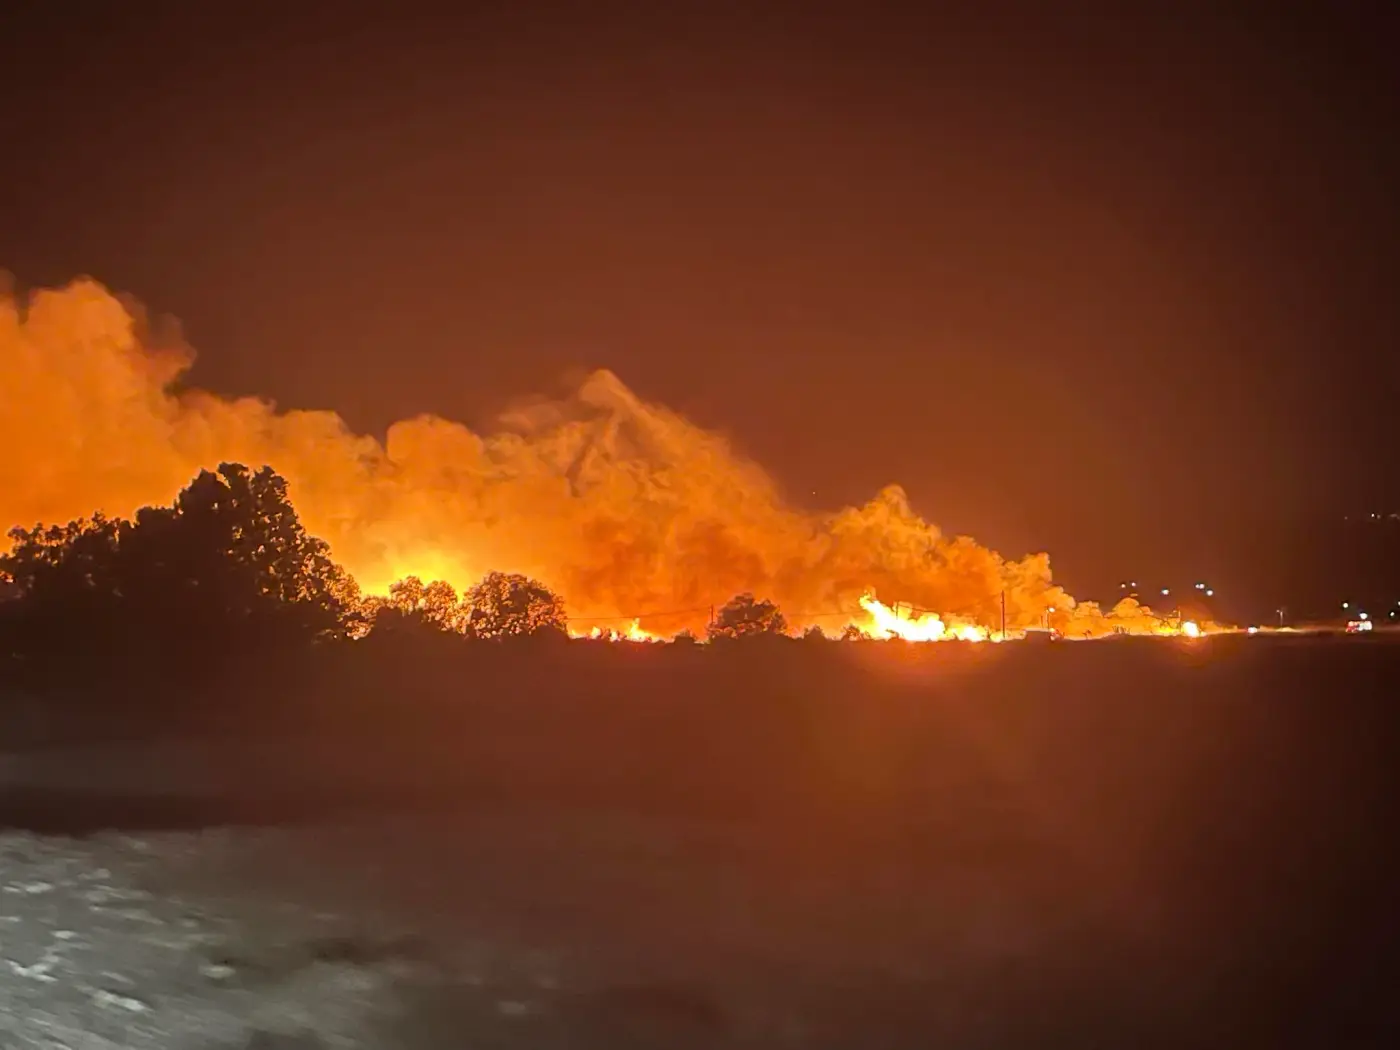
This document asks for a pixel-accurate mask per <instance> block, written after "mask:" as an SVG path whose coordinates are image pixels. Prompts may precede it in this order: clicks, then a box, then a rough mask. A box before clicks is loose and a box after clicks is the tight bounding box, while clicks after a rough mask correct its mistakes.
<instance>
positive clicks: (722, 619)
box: [708, 593, 787, 639]
mask: <svg viewBox="0 0 1400 1050" xmlns="http://www.w3.org/2000/svg"><path fill="white" fill-rule="evenodd" d="M786 633H787V620H786V618H784V616H783V614H782V613H781V612H780V611H779V610H778V607H777V606H776V605H774V604H773V603H772V602H770V601H767V600H766V599H765V600H764V601H758V600H757V599H756V598H754V596H753V595H752V594H748V593H745V594H740V595H738V596H737V597H734V598H731V599H730V600H729V602H728V604H726V605H725V606H724V607H723V608H722V609H720V611H719V612H718V613H717V614H716V615H715V622H714V623H712V624H710V626H709V628H708V634H709V637H710V638H711V639H715V638H746V637H751V636H755V635H779V634H786Z"/></svg>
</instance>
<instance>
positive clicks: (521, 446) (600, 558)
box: [0, 279, 1211, 641]
mask: <svg viewBox="0 0 1400 1050" xmlns="http://www.w3.org/2000/svg"><path fill="white" fill-rule="evenodd" d="M193 360H194V355H193V352H192V351H191V350H190V349H189V348H188V347H187V346H186V345H185V344H184V343H183V341H182V340H181V339H180V338H179V337H178V335H177V333H176V332H175V330H174V329H173V328H171V327H169V326H165V327H164V328H162V327H161V326H160V325H158V324H153V323H151V322H150V321H149V320H148V318H147V317H146V316H145V314H144V313H143V312H142V311H141V310H140V308H139V307H137V306H135V305H133V304H132V303H130V302H129V301H127V300H123V299H119V298H118V297H116V296H114V295H112V294H111V293H110V292H108V291H107V290H106V289H105V288H103V287H102V286H101V285H99V284H97V283H96V282H94V281H91V280H87V279H84V280H78V281H75V282H73V283H71V284H69V285H68V286H66V287H63V288H59V289H48V290H40V291H37V292H35V293H33V294H32V295H29V296H27V297H25V298H23V299H21V298H17V297H16V296H14V295H13V294H10V293H8V292H7V291H6V290H5V286H4V285H3V282H0V444H2V445H3V447H4V448H5V450H6V455H5V456H4V457H3V458H0V527H5V528H8V527H9V526H11V525H24V526H30V525H33V524H35V523H38V522H66V521H68V520H71V519H73V518H78V517H83V516H86V515H89V514H91V513H93V512H94V511H99V510H100V511H102V512H103V513H105V514H108V515H113V516H130V515H132V514H133V513H134V512H135V511H136V510H137V509H138V508H139V507H141V506H144V505H148V504H157V503H169V502H170V501H171V500H172V499H173V498H174V496H175V495H176V493H178V492H179V490H180V489H181V488H182V487H184V486H185V485H186V484H187V483H188V482H189V480H190V479H191V478H192V477H193V476H194V475H195V474H196V473H197V472H198V471H199V470H200V469H201V468H205V467H212V466H215V465H217V464H218V463H219V462H221V461H225V460H230V461H239V462H243V463H247V464H250V465H253V466H260V465H262V464H271V465H272V466H273V467H274V468H275V469H276V470H278V471H279V472H280V473H281V474H282V475H283V476H285V477H286V478H287V480H288V483H289V485H290V491H291V495H292V499H293V501H294V502H295V504H296V506H297V508H298V510H299V512H300V513H301V516H302V519H303V521H304V522H305V524H306V526H307V528H308V529H309V530H310V531H311V532H313V533H315V534H316V535H318V536H321V537H322V538H324V539H325V540H327V541H328V542H329V544H330V546H331V552H332V554H333V556H334V557H335V558H336V559H337V560H338V561H340V562H341V564H343V565H344V566H345V567H346V568H347V569H348V570H349V571H350V572H351V573H352V574H353V575H354V576H355V577H356V579H357V580H358V581H359V583H360V585H361V586H362V588H363V589H364V590H365V591H366V592H368V593H372V594H384V593H386V592H387V590H388V587H389V585H390V583H392V582H393V581H395V580H398V579H400V578H403V577H406V576H410V575H415V576H417V577H419V578H420V579H422V580H425V581H432V580H441V581H445V582H447V583H450V584H452V585H453V586H454V587H455V588H456V589H457V591H458V592H462V591H464V590H466V589H467V588H468V587H469V586H470V585H471V584H473V583H474V582H476V581H477V580H478V579H480V578H481V577H482V576H483V575H484V574H485V573H487V572H488V571H491V570H501V571H504V572H520V573H525V574H527V575H530V576H533V577H535V578H536V579H539V580H541V581H542V582H543V583H545V584H546V585H548V586H549V587H551V588H553V589H554V590H555V591H557V592H558V593H560V594H561V595H563V597H564V599H565V601H566V602H567V605H568V611H569V613H570V615H571V616H574V617H578V618H579V620H578V621H577V622H583V621H585V620H589V621H591V622H593V623H606V622H608V621H612V622H626V621H628V620H631V619H632V618H633V617H637V616H638V615H639V614H645V615H646V617H647V619H646V622H647V625H648V629H647V630H645V631H644V630H642V628H641V626H640V624H639V623H638V622H636V621H635V620H634V621H633V622H632V623H631V625H630V626H629V627H627V628H626V629H625V630H621V631H611V630H607V629H604V630H601V631H600V632H599V633H600V636H603V635H606V636H609V637H612V636H614V635H616V636H618V637H620V638H626V639H628V640H645V639H648V638H656V637H670V636H673V635H675V634H676V633H678V632H679V631H681V630H682V629H689V630H692V631H694V632H695V633H697V634H703V631H704V627H705V625H706V623H707V622H708V618H709V610H710V609H711V608H712V607H717V606H719V605H722V604H723V603H724V602H726V601H727V600H728V599H729V598H730V597H732V596H733V595H735V594H739V593H741V592H745V591H747V592H752V593H754V594H755V595H757V596H759V597H760V598H766V599H771V600H773V601H775V602H776V603H777V604H778V605H779V607H780V608H781V609H782V610H783V612H784V613H785V614H786V617H787V620H788V622H789V623H790V624H791V626H792V627H793V628H794V629H795V630H798V631H800V630H802V629H804V628H807V627H810V626H812V625H814V624H820V623H822V622H825V624H826V625H827V626H828V627H829V626H830V625H831V623H832V621H831V619H830V617H831V615H832V613H833V611H835V610H850V612H851V614H852V617H851V623H852V624H853V625H855V626H857V627H860V628H862V629H870V628H873V629H874V630H876V631H882V632H884V633H886V634H888V633H893V634H896V635H898V636H900V637H905V638H910V639H916V640H917V639H929V640H937V639H944V638H961V639H967V640H975V641H985V640H988V639H993V640H998V639H999V638H1000V629H1001V623H1002V618H1001V617H1002V603H1003V601H1004V606H1005V617H1006V619H1005V622H1006V625H1007V628H1008V634H1009V635H1011V636H1013V637H1014V636H1018V635H1020V634H1023V633H1024V632H1025V631H1026V630H1028V629H1041V628H1049V629H1053V630H1054V631H1056V632H1058V633H1059V634H1061V635H1062V636H1064V637H1066V638H1092V637H1102V636H1105V635H1110V634H1114V633H1131V634H1158V633H1163V627H1162V620H1161V619H1160V618H1158V617H1157V616H1156V615H1155V614H1153V613H1152V611H1151V610H1149V609H1147V608H1146V607H1144V606H1139V605H1138V604H1137V603H1136V602H1133V601H1132V600H1131V599H1128V600H1125V601H1124V602H1120V603H1119V604H1118V605H1117V606H1114V607H1113V608H1112V609H1109V610H1103V609H1101V608H1100V607H1099V606H1098V605H1096V604H1095V603H1093V602H1076V601H1075V599H1074V598H1072V597H1071V596H1070V595H1069V594H1067V593H1066V592H1065V591H1064V590H1063V589H1062V588H1061V587H1059V586H1058V585H1056V584H1055V583H1054V581H1053V579H1052V578H1051V573H1050V560H1049V557H1048V556H1047V555H1045V554H1030V555H1027V556H1025V557H1023V558H1020V559H1008V558H1003V557H1002V556H1001V555H999V554H998V553H997V552H996V551H993V550H990V549H988V548H987V547H984V546H982V545H981V544H979V543H977V542H976V541H975V540H973V539H971V538H969V537H966V536H949V535H946V534H944V533H943V532H941V531H940V530H939V529H938V528H937V527H936V526H934V525H932V524H930V523H929V522H928V521H926V520H925V519H924V518H923V517H921V516H919V515H918V514H916V513H915V512H914V510H913V509H912V508H911V506H910V504H909V500H908V498H907V496H906V494H905V492H904V490H903V489H901V488H900V487H899V486H897V485H889V486H887V487H885V488H884V489H882V490H880V491H879V492H878V493H877V494H876V495H875V497H874V498H873V499H871V500H870V501H869V502H868V503H866V504H864V505H862V506H855V507H846V508H842V509H838V510H835V511H831V512H827V513H820V514H814V513H809V512H806V511H802V510H798V509H796V508H793V507H791V506H789V505H787V504H786V503H785V502H784V501H783V500H782V498H781V497H780V495H779V493H778V488H777V486H776V485H775V483H774V482H773V481H772V479H771V478H770V477H769V476H768V475H767V474H766V473H765V472H764V471H763V470H762V469H761V468H760V467H759V466H758V465H756V464H754V463H752V462H751V461H749V460H747V459H745V458H744V457H742V456H741V455H739V454H738V453H736V452H735V451H734V450H733V449H732V448H731V447H730V445H729V444H728V443H727V442H726V441H725V439H724V438H722V437H721V436H719V435H716V434H714V433H711V432H708V431H706V430H703V429H701V428H700V427H698V426H696V425H694V424H692V423H690V422H689V421H687V420H685V419H684V418H682V417H681V416H679V415H677V414H676V413H674V412H672V411H670V410H668V409H666V408H664V407H662V406H659V405H654V404H649V403H647V402H645V401H643V400H642V399H640V398H639V397H637V395H636V394H634V393H633V392H632V391H631V390H629V389H628V388H627V387H626V386H625V385H624V384H623V383H622V382H621V381H620V380H619V379H618V378H617V377H616V376H614V375H613V374H612V373H610V372H605V371H600V372H596V373H594V374H592V375H590V376H588V377H587V378H586V379H585V380H584V381H583V382H582V383H581V384H580V385H579V386H578V387H577V388H575V389H574V390H572V391H571V392H570V393H568V394H567V395H566V396H564V397H561V398H556V399H535V400H532V401H528V402H524V403H521V404H519V405H517V406H515V407H514V408H513V409H512V410H510V411H509V412H506V413H504V414H502V415H501V417H500V418H499V420H498V424H497V425H496V427H495V428H494V429H493V430H491V431H490V432H486V433H477V432H473V431H472V430H469V429H468V428H466V427H464V426H462V425H460V424H458V423H454V422H451V421H448V420H445V419H441V418H437V417H433V416H420V417H417V418H414V419H407V420H403V421H400V422H397V423H394V424H393V425H392V426H390V427H389V428H388V431H387V433H386V434H385V436H384V439H383V440H382V441H380V440H377V439H376V438H374V437H369V436H365V435H361V434H356V433H354V432H352V431H351V430H350V428H349V427H348V426H346V424H345V423H344V422H343V421H342V420H341V419H340V417H339V416H337V415H335V414H333V413H331V412H320V411H298V410H294V411H285V412H282V411H278V410H276V409H275V408H274V407H273V406H272V405H271V404H270V403H268V402H266V401H263V400H259V399H257V398H239V399H225V398H220V397H217V396H215V395H213V394H210V393H207V392H205V391H201V390H198V389H194V388H190V387H188V386H186V385H184V378H185V375H186V373H187V371H188V369H189V367H190V365H191V364H192V362H193ZM462 378H463V380H467V379H469V377H462ZM877 594H879V595H884V596H895V595H898V596H899V601H900V605H901V606H902V605H903V604H904V603H909V604H910V605H911V606H912V607H914V608H918V609H921V610H938V612H921V613H919V614H918V615H915V614H913V613H910V614H908V615H904V614H901V613H898V612H896V611H894V610H892V609H891V608H890V607H888V606H886V605H883V604H881V602H879V601H877V600H876V599H875V597H874V596H875V595H877ZM993 624H995V625H996V627H995V629H993V628H992V627H991V626H990V625H993ZM1209 629H1211V628H1209V627H1207V625H1205V624H1201V625H1200V626H1199V628H1198V630H1199V631H1202V632H1204V631H1207V630H1209ZM1174 630H1176V631H1177V633H1180V631H1181V630H1184V628H1175V629H1174ZM1169 633H1170V632H1169Z"/></svg>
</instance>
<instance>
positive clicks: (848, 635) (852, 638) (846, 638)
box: [841, 623, 870, 642]
mask: <svg viewBox="0 0 1400 1050" xmlns="http://www.w3.org/2000/svg"><path fill="white" fill-rule="evenodd" d="M869 638H870V635H868V634H866V633H865V632H864V631H862V630H861V629H860V628H859V627H857V626H856V625H855V624H853V623H848V624H846V627H845V629H844V630H843V631H842V632H841V640H842V641H843V642H861V641H867V640H869Z"/></svg>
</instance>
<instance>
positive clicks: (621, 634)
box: [569, 619, 661, 642]
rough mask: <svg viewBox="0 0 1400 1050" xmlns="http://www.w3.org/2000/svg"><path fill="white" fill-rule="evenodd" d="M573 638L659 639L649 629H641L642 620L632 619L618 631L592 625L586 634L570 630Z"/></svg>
mask: <svg viewBox="0 0 1400 1050" xmlns="http://www.w3.org/2000/svg"><path fill="white" fill-rule="evenodd" d="M569 633H570V635H571V636H572V637H574V638H592V639H595V640H598V639H603V640H606V641H610V642H659V641H661V639H660V638H659V637H657V636H656V635H654V634H652V633H650V632H649V631H644V630H642V621H641V620H640V619H634V620H633V621H632V622H631V623H630V624H628V625H627V629H626V630H623V631H618V630H615V629H612V628H604V627H594V628H593V629H592V630H591V631H589V632H588V633H587V634H581V633H579V632H576V631H570V632H569Z"/></svg>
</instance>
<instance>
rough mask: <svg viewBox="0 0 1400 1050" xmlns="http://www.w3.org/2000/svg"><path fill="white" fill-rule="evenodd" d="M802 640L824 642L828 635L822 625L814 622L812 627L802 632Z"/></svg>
mask: <svg viewBox="0 0 1400 1050" xmlns="http://www.w3.org/2000/svg"><path fill="white" fill-rule="evenodd" d="M802 640H803V641H804V642H824V641H826V635H825V634H824V633H823V632H822V629H821V628H820V627H818V626H817V625H816V624H812V626H811V627H808V628H807V629H806V630H805V631H803V632H802Z"/></svg>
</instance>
